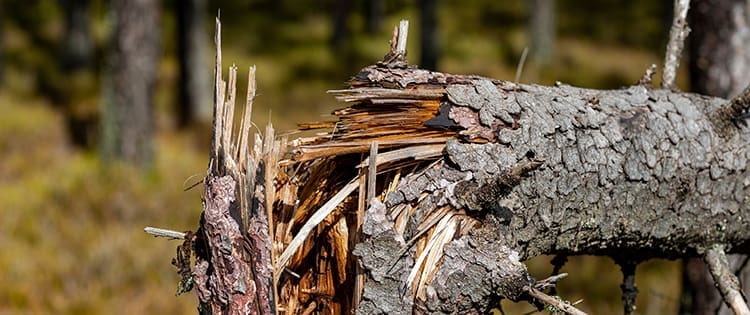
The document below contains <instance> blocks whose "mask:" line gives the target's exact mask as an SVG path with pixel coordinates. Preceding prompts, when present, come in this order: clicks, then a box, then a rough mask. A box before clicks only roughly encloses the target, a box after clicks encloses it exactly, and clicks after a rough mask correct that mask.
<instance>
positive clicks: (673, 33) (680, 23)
mask: <svg viewBox="0 0 750 315" xmlns="http://www.w3.org/2000/svg"><path fill="white" fill-rule="evenodd" d="M689 8H690V0H675V1H674V16H673V20H672V27H671V28H670V30H669V42H668V43H667V52H666V53H665V56H664V74H663V76H662V82H661V87H662V88H665V89H672V88H674V83H675V78H676V77H677V69H678V68H679V67H680V57H681V56H682V48H683V47H684V46H685V38H687V36H688V34H689V33H690V27H688V24H687V12H688V9H689Z"/></svg>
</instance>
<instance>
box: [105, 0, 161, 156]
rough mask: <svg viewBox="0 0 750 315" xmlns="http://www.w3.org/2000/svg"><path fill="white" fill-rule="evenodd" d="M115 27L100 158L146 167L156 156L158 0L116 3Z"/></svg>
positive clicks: (106, 88)
mask: <svg viewBox="0 0 750 315" xmlns="http://www.w3.org/2000/svg"><path fill="white" fill-rule="evenodd" d="M111 6H112V9H111V10H112V15H113V16H114V28H113V30H112V38H111V47H110V51H109V55H108V69H107V78H106V80H107V82H106V83H105V84H106V85H107V86H106V87H105V100H104V108H103V111H102V127H103V132H102V148H101V150H102V156H103V158H104V159H106V160H122V161H125V162H128V163H132V164H134V165H137V166H140V167H143V168H147V167H149V166H150V164H151V161H152V159H153V144H152V142H153V136H154V89H155V87H156V76H157V71H158V62H159V54H160V48H159V37H160V36H159V35H160V34H159V30H160V27H159V26H160V21H159V16H160V7H159V2H158V1H151V0H135V1H126V0H114V1H112V4H111Z"/></svg>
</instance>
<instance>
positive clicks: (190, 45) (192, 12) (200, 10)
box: [175, 0, 211, 128]
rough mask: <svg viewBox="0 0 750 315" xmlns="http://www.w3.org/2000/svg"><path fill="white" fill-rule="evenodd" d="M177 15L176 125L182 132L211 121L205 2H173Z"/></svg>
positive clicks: (200, 0)
mask: <svg viewBox="0 0 750 315" xmlns="http://www.w3.org/2000/svg"><path fill="white" fill-rule="evenodd" d="M175 10H176V12H177V37H178V39H177V58H178V61H179V63H180V79H179V80H178V89H177V90H178V97H177V99H178V105H177V112H178V116H177V117H178V121H177V125H178V126H180V127H182V128H184V127H187V126H189V125H190V124H191V123H194V122H208V121H210V119H211V94H210V93H209V91H210V86H211V84H210V83H209V76H208V72H206V71H204V68H205V67H204V66H205V65H206V61H207V60H208V59H207V58H208V48H207V45H206V44H207V40H208V36H207V33H206V27H205V26H206V25H205V23H204V17H205V16H204V13H205V12H206V1H205V0H185V1H177V2H175Z"/></svg>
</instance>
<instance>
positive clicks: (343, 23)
mask: <svg viewBox="0 0 750 315" xmlns="http://www.w3.org/2000/svg"><path fill="white" fill-rule="evenodd" d="M333 5H334V6H333V16H332V19H333V34H331V46H333V48H335V49H341V48H342V47H343V46H344V44H345V43H346V41H347V40H348V38H349V11H350V10H351V0H336V1H334V4H333Z"/></svg>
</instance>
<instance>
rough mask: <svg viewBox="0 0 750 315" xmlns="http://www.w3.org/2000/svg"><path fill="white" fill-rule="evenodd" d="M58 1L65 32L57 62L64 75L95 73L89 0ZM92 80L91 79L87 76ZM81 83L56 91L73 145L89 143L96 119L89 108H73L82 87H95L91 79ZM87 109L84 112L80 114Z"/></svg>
mask: <svg viewBox="0 0 750 315" xmlns="http://www.w3.org/2000/svg"><path fill="white" fill-rule="evenodd" d="M60 5H61V6H62V8H63V11H64V13H65V33H64V38H63V43H62V51H61V53H60V58H59V62H60V64H59V66H60V70H61V71H62V74H63V75H64V76H65V77H68V78H72V77H78V78H82V77H87V76H91V77H93V76H95V74H94V73H95V69H94V63H95V61H94V41H93V38H92V37H93V36H92V34H91V19H90V18H89V1H88V0H81V1H74V0H61V1H60ZM91 81H93V80H91ZM91 81H90V83H91V84H90V85H87V86H82V85H81V84H78V85H70V84H63V86H62V87H61V88H58V92H57V93H56V94H57V95H58V96H59V97H57V101H59V102H60V104H61V105H62V106H63V107H64V111H65V120H66V123H67V125H68V133H69V135H70V139H71V141H72V143H73V144H74V145H78V146H81V147H91V146H93V145H94V143H93V142H94V141H92V138H93V133H94V131H95V128H94V125H95V121H96V119H95V118H94V117H93V116H94V115H93V114H89V113H90V112H91V111H85V110H80V109H78V110H77V109H76V106H80V105H79V104H77V101H80V95H82V94H85V91H81V90H80V89H87V90H86V91H89V92H90V91H95V90H96V88H95V86H94V85H95V84H94V82H91ZM82 113H87V114H82Z"/></svg>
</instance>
